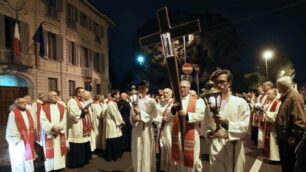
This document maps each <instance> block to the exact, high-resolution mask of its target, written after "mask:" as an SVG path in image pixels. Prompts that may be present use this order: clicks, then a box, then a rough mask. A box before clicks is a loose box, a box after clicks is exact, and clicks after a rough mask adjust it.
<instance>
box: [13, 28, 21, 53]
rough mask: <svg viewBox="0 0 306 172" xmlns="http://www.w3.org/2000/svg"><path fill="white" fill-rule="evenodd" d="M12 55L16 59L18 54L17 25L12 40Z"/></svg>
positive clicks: (18, 37)
mask: <svg viewBox="0 0 306 172" xmlns="http://www.w3.org/2000/svg"><path fill="white" fill-rule="evenodd" d="M13 54H14V57H15V58H16V57H18V56H19V54H20V34H19V27H18V23H17V22H16V23H15V31H14V40H13Z"/></svg>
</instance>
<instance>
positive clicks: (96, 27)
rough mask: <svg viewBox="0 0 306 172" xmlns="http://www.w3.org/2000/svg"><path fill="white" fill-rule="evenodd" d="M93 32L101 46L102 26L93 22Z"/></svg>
mask: <svg viewBox="0 0 306 172" xmlns="http://www.w3.org/2000/svg"><path fill="white" fill-rule="evenodd" d="M92 27H93V28H92V30H93V33H94V34H95V41H96V42H97V43H99V44H101V38H102V37H101V30H100V29H101V26H100V25H99V24H98V23H96V22H93V26H92Z"/></svg>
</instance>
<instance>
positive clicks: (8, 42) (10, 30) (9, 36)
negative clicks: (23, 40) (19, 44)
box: [4, 16, 15, 48]
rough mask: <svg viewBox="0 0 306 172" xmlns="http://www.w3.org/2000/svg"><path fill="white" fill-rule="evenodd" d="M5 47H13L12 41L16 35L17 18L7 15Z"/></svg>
mask: <svg viewBox="0 0 306 172" xmlns="http://www.w3.org/2000/svg"><path fill="white" fill-rule="evenodd" d="M4 26H5V28H4V29H5V48H12V42H13V37H14V27H15V20H14V19H13V18H11V17H7V16H5V19H4Z"/></svg>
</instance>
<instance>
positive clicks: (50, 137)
mask: <svg viewBox="0 0 306 172" xmlns="http://www.w3.org/2000/svg"><path fill="white" fill-rule="evenodd" d="M119 97H120V95H119V91H118V90H114V91H112V92H111V93H110V94H109V95H108V97H107V99H105V98H104V97H103V96H94V98H93V99H91V95H90V92H88V91H85V90H84V89H83V88H82V87H78V88H76V90H75V96H74V97H70V98H69V99H68V101H67V103H64V102H63V101H62V100H61V98H60V96H59V95H58V93H57V92H55V91H50V92H49V93H48V94H47V95H45V94H39V95H38V99H37V100H36V101H35V102H34V103H32V102H31V97H30V96H24V97H22V98H18V99H17V100H16V101H15V102H14V104H13V105H12V106H11V107H10V110H11V112H10V114H9V118H8V123H7V128H6V140H7V142H8V144H9V154H10V160H11V168H12V171H13V172H22V171H34V163H33V161H34V160H35V159H38V158H40V159H43V160H44V166H45V171H63V169H64V168H65V167H66V165H67V166H68V167H70V168H78V167H82V166H84V165H85V164H87V163H88V162H89V159H91V157H92V153H93V152H96V153H97V150H104V156H105V159H106V160H108V161H110V160H118V159H120V158H121V156H122V152H123V151H130V144H126V145H127V146H125V147H124V146H122V144H123V142H129V143H130V142H131V125H129V124H126V123H130V120H129V116H130V109H131V106H130V104H129V101H128V100H127V99H128V97H127V94H125V93H122V95H121V99H120V101H119V102H118V100H119ZM117 102H118V104H117ZM118 106H120V110H121V112H122V114H123V115H125V116H122V115H121V112H120V111H119V108H118ZM127 111H128V113H127ZM126 116H127V117H126ZM122 130H124V132H123V133H124V134H125V135H124V137H123V134H122ZM40 148H42V150H41V149H40ZM41 154H42V155H41ZM66 155H67V157H66ZM66 161H67V162H66Z"/></svg>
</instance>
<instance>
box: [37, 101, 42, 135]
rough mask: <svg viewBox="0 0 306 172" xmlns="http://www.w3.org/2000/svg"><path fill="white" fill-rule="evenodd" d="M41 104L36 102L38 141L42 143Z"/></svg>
mask: <svg viewBox="0 0 306 172" xmlns="http://www.w3.org/2000/svg"><path fill="white" fill-rule="evenodd" d="M41 105H42V104H41V103H40V102H38V101H36V115H37V118H36V119H37V133H36V138H37V139H36V140H38V141H40V130H41V126H40V111H41Z"/></svg>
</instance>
